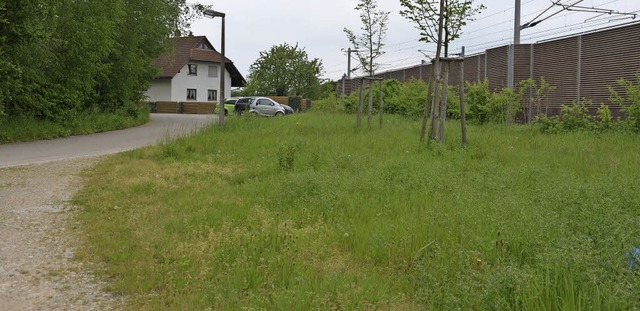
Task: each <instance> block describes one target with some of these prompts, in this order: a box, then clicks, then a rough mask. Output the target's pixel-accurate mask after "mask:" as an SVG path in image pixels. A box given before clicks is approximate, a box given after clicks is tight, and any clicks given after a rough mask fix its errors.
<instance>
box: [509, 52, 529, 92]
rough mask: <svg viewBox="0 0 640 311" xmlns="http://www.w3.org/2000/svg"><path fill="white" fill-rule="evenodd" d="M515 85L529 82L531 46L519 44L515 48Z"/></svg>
mask: <svg viewBox="0 0 640 311" xmlns="http://www.w3.org/2000/svg"><path fill="white" fill-rule="evenodd" d="M513 66H514V67H513V85H514V86H517V85H518V84H519V83H520V81H522V80H527V79H529V77H530V73H531V44H518V45H516V46H515V47H514V56H513Z"/></svg>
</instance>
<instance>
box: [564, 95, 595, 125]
mask: <svg viewBox="0 0 640 311" xmlns="http://www.w3.org/2000/svg"><path fill="white" fill-rule="evenodd" d="M587 104H589V105H591V101H590V100H582V101H581V102H580V103H576V102H573V104H572V105H571V106H568V105H562V108H561V113H560V124H561V126H562V128H563V129H564V130H567V131H573V130H585V129H587V130H588V129H591V128H592V127H593V124H592V120H591V119H592V118H591V115H589V110H588V109H587Z"/></svg>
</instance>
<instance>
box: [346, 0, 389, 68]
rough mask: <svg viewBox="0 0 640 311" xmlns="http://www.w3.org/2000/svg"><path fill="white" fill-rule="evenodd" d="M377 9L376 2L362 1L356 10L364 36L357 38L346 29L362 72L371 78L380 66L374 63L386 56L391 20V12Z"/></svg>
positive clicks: (372, 0)
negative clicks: (384, 49) (389, 22)
mask: <svg viewBox="0 0 640 311" xmlns="http://www.w3.org/2000/svg"><path fill="white" fill-rule="evenodd" d="M377 9H378V5H377V3H376V2H375V0H360V3H359V4H358V5H356V7H355V10H358V11H360V21H361V22H362V27H361V28H360V29H361V30H362V34H361V35H359V36H356V34H354V32H353V31H351V30H349V29H347V28H344V32H345V33H346V34H347V38H348V39H349V41H350V42H351V44H353V47H354V48H355V50H356V51H355V53H356V56H357V57H358V60H359V61H360V66H361V68H362V70H363V71H364V72H365V73H366V74H367V75H368V76H370V77H372V76H373V75H374V73H375V70H376V69H377V67H378V64H375V63H374V61H375V59H376V58H378V57H380V56H382V55H383V54H384V52H383V51H382V47H384V43H383V40H384V38H385V36H386V34H387V22H388V20H389V12H384V11H381V10H377Z"/></svg>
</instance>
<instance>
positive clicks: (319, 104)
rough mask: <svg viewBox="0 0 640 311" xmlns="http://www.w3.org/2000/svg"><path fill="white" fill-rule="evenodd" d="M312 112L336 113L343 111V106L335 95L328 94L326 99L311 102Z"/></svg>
mask: <svg viewBox="0 0 640 311" xmlns="http://www.w3.org/2000/svg"><path fill="white" fill-rule="evenodd" d="M311 110H312V111H323V112H337V111H344V110H345V109H344V106H343V105H342V103H341V99H340V98H338V97H336V94H334V93H332V94H329V96H328V97H325V98H323V99H318V100H314V101H313V107H312V108H311Z"/></svg>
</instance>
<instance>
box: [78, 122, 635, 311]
mask: <svg viewBox="0 0 640 311" xmlns="http://www.w3.org/2000/svg"><path fill="white" fill-rule="evenodd" d="M354 125H355V116H346V115H332V114H317V113H309V114H300V115H294V116H291V117H284V118H249V117H247V118H245V117H243V118H229V119H228V120H227V123H226V128H225V129H224V130H221V129H219V128H218V127H217V126H214V127H212V128H209V129H207V130H206V131H205V132H203V133H202V134H199V135H197V136H194V137H190V138H183V139H178V140H176V141H174V142H169V139H167V142H165V143H163V144H161V145H159V146H156V147H151V148H146V149H141V150H136V151H131V152H127V153H124V154H121V155H118V156H115V157H112V158H110V159H108V160H106V161H104V162H103V163H101V164H100V165H98V166H97V167H96V168H95V169H94V170H93V171H92V172H90V173H88V176H89V177H90V178H89V180H88V185H87V186H86V187H85V189H83V190H82V191H81V192H80V193H79V194H78V195H77V196H76V198H75V203H77V204H79V205H80V206H82V208H81V213H80V215H79V221H80V224H81V225H80V229H77V230H81V231H82V232H81V234H80V236H82V237H83V238H84V239H85V240H84V241H83V242H84V243H83V246H82V247H81V248H80V249H79V250H78V252H77V256H78V258H79V259H80V260H86V261H95V262H99V263H103V264H104V267H105V271H104V273H105V274H104V277H105V278H106V279H107V280H108V281H109V284H110V285H109V289H110V290H112V291H113V292H115V293H117V294H121V295H124V296H125V297H126V300H125V301H126V305H127V308H128V309H136V310H138V309H143V310H144V309H146V310H183V309H190V310H204V309H211V310H241V309H246V310H310V309H316V310H368V309H376V310H452V309H461V310H559V309H562V310H627V309H638V308H640V298H638V297H640V274H639V273H638V272H634V271H631V270H630V269H629V259H628V257H627V256H626V253H627V252H628V251H630V250H631V248H632V247H634V246H640V213H639V211H640V195H639V194H640V182H639V180H638V177H639V172H640V137H639V136H638V135H637V134H636V135H633V134H616V133H602V134H594V133H570V134H561V135H552V136H549V135H543V134H541V133H540V132H539V131H538V130H536V129H535V128H532V127H530V126H515V125H514V126H506V125H488V126H482V127H478V126H470V127H469V145H468V146H467V147H461V146H460V144H459V134H458V132H459V126H458V125H457V124H455V123H448V124H447V126H448V133H447V138H446V142H444V143H442V144H431V145H427V144H420V143H419V141H418V133H419V122H417V121H415V120H410V119H406V118H400V117H388V118H387V120H386V121H385V125H384V128H383V129H378V128H375V129H372V130H366V129H361V130H356V129H355V127H354Z"/></svg>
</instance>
